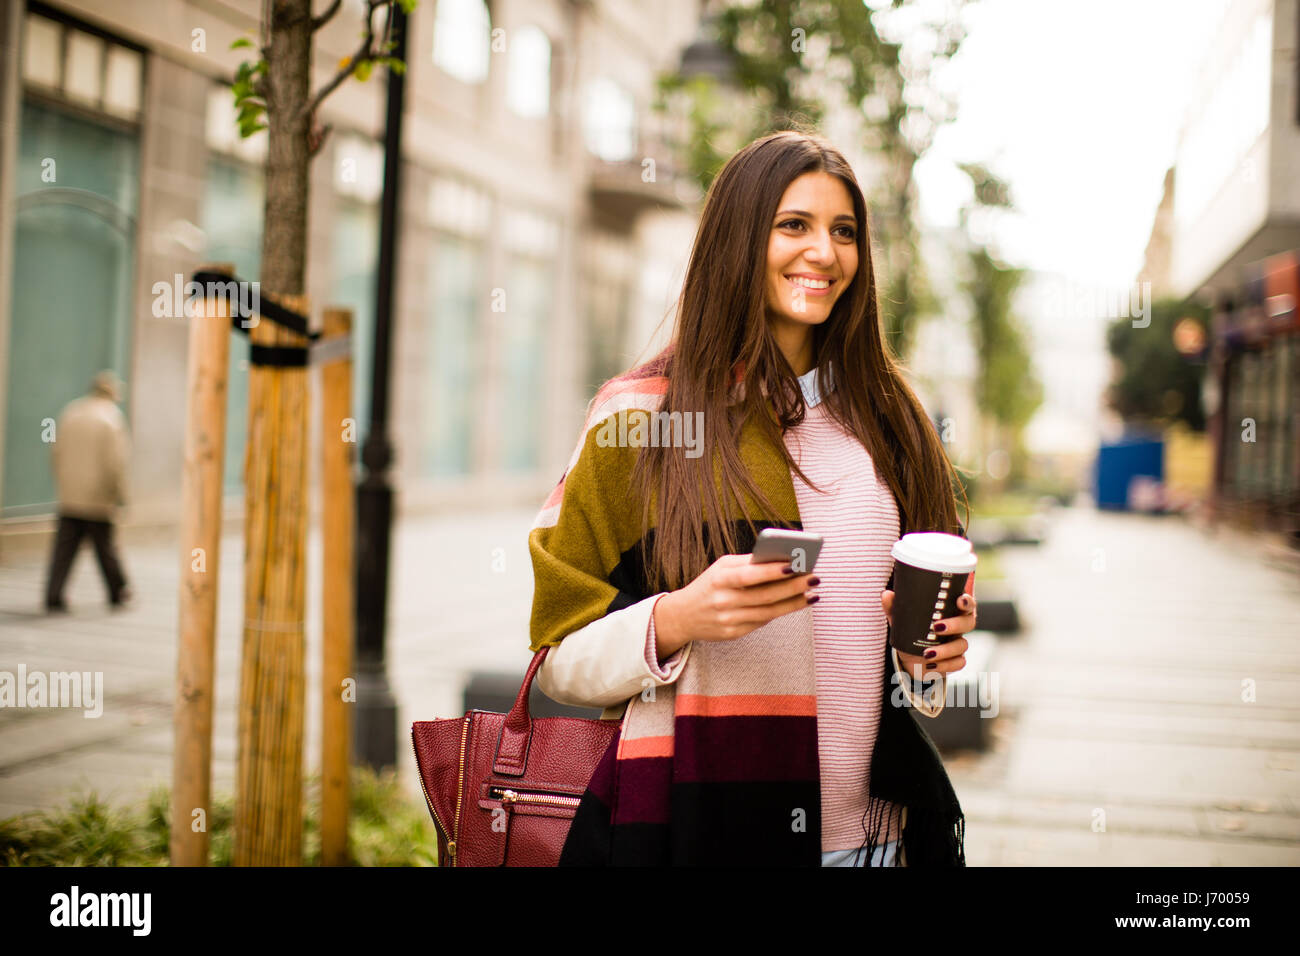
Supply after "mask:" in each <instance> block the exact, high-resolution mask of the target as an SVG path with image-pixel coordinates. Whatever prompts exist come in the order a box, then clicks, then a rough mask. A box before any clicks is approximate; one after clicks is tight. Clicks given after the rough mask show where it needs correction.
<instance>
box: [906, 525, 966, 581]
mask: <svg viewBox="0 0 1300 956" xmlns="http://www.w3.org/2000/svg"><path fill="white" fill-rule="evenodd" d="M891 553H892V554H893V556H894V559H895V560H896V561H902V562H903V563H905V564H910V565H911V566H912V567H914V568H922V569H923V570H926V571H938V572H940V573H941V574H968V573H970V572H971V571H974V570H975V564H976V558H975V553H974V550H973V549H972V547H971V543H970V542H969V541H968V540H966V539H965V538H963V537H961V536H959V535H955V534H944V533H942V532H940V531H914V532H913V533H911V534H905V535H903V536H902V537H901V538H899V539H898V540H897V541H895V542H894V547H893V548H892V549H891Z"/></svg>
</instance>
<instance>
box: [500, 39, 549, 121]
mask: <svg viewBox="0 0 1300 956" xmlns="http://www.w3.org/2000/svg"><path fill="white" fill-rule="evenodd" d="M509 55H510V71H509V73H508V74H507V77H506V106H508V107H509V108H510V111H511V112H513V113H515V114H516V115H518V116H526V117H529V118H531V119H541V118H542V117H544V116H545V115H546V114H547V112H548V111H549V110H550V107H551V41H550V40H549V39H547V37H546V34H545V33H543V32H542V31H541V30H540V29H539V28H537V27H533V26H528V27H520V28H519V29H518V30H516V31H515V32H514V36H513V37H512V38H511V40H510V54H509Z"/></svg>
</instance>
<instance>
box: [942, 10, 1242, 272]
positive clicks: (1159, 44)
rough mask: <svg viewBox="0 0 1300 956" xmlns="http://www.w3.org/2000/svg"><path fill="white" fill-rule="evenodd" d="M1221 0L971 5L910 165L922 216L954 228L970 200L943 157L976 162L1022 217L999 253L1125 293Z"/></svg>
mask: <svg viewBox="0 0 1300 956" xmlns="http://www.w3.org/2000/svg"><path fill="white" fill-rule="evenodd" d="M1229 2H1231V0H1087V2H1084V0H978V2H977V3H975V4H973V6H972V8H971V9H970V10H969V11H968V15H969V17H970V20H969V22H970V29H969V34H968V36H967V38H966V40H965V41H964V43H963V44H962V46H961V49H960V50H959V52H958V54H957V56H956V57H955V58H954V59H953V61H952V63H951V64H949V66H948V67H947V69H946V70H945V72H944V75H943V77H942V82H943V84H944V86H945V87H951V88H952V89H953V90H955V91H956V94H957V97H958V100H957V102H958V104H959V111H958V116H957V119H955V120H954V121H953V122H952V123H950V124H947V125H946V126H945V127H943V128H942V129H941V130H940V131H939V133H938V135H937V136H936V138H935V141H934V144H933V146H932V147H931V149H930V151H929V152H928V153H927V155H926V156H925V158H924V159H923V160H922V161H921V162H920V163H919V164H918V166H917V181H918V184H919V187H920V195H921V215H922V218H923V219H924V221H926V222H928V223H932V224H935V225H955V224H956V217H957V210H958V208H959V207H960V206H961V205H962V203H963V202H965V201H967V200H968V199H969V196H970V186H969V182H970V181H969V179H967V177H966V176H965V175H964V174H963V173H962V172H961V171H960V170H958V169H956V167H955V166H954V165H953V164H954V163H956V162H975V161H978V162H984V163H986V164H988V165H989V166H990V167H991V168H992V170H993V171H994V172H995V173H996V174H997V175H999V176H1001V177H1003V178H1004V179H1006V180H1008V181H1009V182H1010V184H1011V190H1012V198H1013V199H1014V201H1015V203H1016V205H1017V207H1018V210H1019V213H1018V214H1017V215H1015V216H1010V217H1004V218H1003V221H1002V222H1001V223H1000V224H999V226H998V229H997V234H996V245H997V248H998V249H999V251H1000V252H1001V254H1002V255H1003V256H1004V257H1005V258H1007V259H1008V260H1009V261H1011V262H1013V263H1015V264H1017V265H1023V266H1027V267H1030V268H1035V269H1041V270H1046V271H1053V272H1059V273H1061V274H1063V275H1065V276H1067V277H1070V278H1071V279H1073V280H1077V281H1080V282H1096V283H1100V284H1103V285H1106V286H1110V287H1124V286H1127V285H1128V284H1129V283H1130V282H1132V281H1133V278H1134V276H1135V274H1136V273H1137V271H1138V269H1139V268H1140V267H1141V265H1142V253H1143V250H1144V249H1145V247H1146V242H1147V239H1148V237H1149V236H1150V233H1151V223H1152V220H1153V217H1154V215H1155V210H1156V206H1157V205H1158V204H1159V202H1160V192H1161V187H1162V184H1163V180H1164V175H1165V171H1166V170H1167V169H1168V168H1169V166H1170V165H1171V164H1172V163H1173V159H1174V152H1175V148H1176V145H1177V137H1178V131H1179V128H1180V125H1181V123H1182V120H1183V116H1184V112H1185V109H1186V99H1187V95H1188V91H1189V89H1190V87H1191V84H1190V82H1189V79H1190V77H1191V76H1192V75H1193V74H1194V71H1195V70H1196V69H1197V67H1198V65H1199V62H1200V59H1201V56H1202V55H1203V53H1204V51H1205V50H1206V47H1207V44H1208V42H1209V40H1210V38H1211V36H1212V34H1213V31H1214V30H1215V28H1216V27H1217V25H1218V23H1219V21H1220V19H1221V18H1222V15H1223V13H1224V11H1225V10H1226V9H1227V8H1228V3H1229Z"/></svg>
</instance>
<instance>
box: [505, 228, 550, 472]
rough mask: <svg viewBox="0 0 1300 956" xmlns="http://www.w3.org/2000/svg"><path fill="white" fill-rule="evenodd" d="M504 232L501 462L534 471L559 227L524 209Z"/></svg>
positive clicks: (511, 468)
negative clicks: (507, 254)
mask: <svg viewBox="0 0 1300 956" xmlns="http://www.w3.org/2000/svg"><path fill="white" fill-rule="evenodd" d="M502 218H503V223H502V230H501V232H502V236H503V237H504V243H505V246H506V248H507V250H508V253H509V260H508V265H507V272H506V279H505V290H504V291H505V292H506V294H507V296H508V299H507V300H506V309H505V312H504V313H498V314H494V315H493V318H494V319H496V320H498V322H497V327H498V330H499V334H498V338H497V341H498V342H499V343H500V348H501V352H500V358H501V369H502V372H503V374H502V376H501V385H502V392H503V401H502V402H501V403H500V404H499V405H498V406H497V408H498V409H499V412H498V413H499V414H500V416H501V417H500V420H499V422H498V424H497V427H495V428H493V429H492V434H493V435H494V436H495V438H496V441H497V443H498V447H497V458H496V460H497V464H498V466H499V467H500V468H501V469H502V470H503V471H507V472H514V473H519V472H529V471H533V470H535V469H536V468H537V467H538V466H539V464H540V461H539V459H540V441H539V438H540V435H541V433H542V416H543V412H544V408H543V401H544V399H545V397H544V395H543V388H542V382H543V379H542V372H543V370H544V369H545V367H546V363H545V360H544V357H543V355H544V351H545V347H546V341H547V340H546V335H545V333H546V327H547V324H548V322H549V321H550V318H551V315H552V309H551V302H552V297H553V295H554V276H555V260H554V256H555V254H556V250H557V248H558V247H559V238H560V237H559V226H558V224H557V223H556V222H555V220H553V219H551V218H550V217H548V216H545V215H541V214H539V213H534V212H531V211H527V210H521V209H510V210H509V211H507V212H506V213H505V214H504V215H503V217H502Z"/></svg>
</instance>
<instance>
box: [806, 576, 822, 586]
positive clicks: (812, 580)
mask: <svg viewBox="0 0 1300 956" xmlns="http://www.w3.org/2000/svg"><path fill="white" fill-rule="evenodd" d="M821 583H822V579H821V578H809V579H808V586H809V587H810V588H815V587H816V586H817V585H819V584H821Z"/></svg>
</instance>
